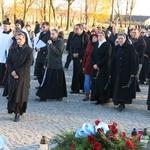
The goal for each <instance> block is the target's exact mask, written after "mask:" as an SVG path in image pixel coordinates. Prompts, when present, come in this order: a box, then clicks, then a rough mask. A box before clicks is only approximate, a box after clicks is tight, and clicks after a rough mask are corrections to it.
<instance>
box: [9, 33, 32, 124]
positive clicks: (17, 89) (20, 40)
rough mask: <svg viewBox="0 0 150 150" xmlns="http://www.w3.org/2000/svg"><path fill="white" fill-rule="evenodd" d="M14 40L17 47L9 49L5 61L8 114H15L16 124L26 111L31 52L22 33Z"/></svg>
mask: <svg viewBox="0 0 150 150" xmlns="http://www.w3.org/2000/svg"><path fill="white" fill-rule="evenodd" d="M16 39H17V45H15V46H14V47H12V48H11V49H10V51H9V54H8V59H7V67H8V72H9V78H8V85H9V87H8V91H9V98H8V113H15V119H14V121H15V122H18V121H19V117H20V115H23V113H25V112H26V109H27V102H28V95H29V84H30V66H31V65H32V61H33V50H32V49H31V48H30V47H29V46H28V45H27V44H26V40H25V39H26V38H25V35H24V33H22V32H20V33H18V35H17V37H16Z"/></svg>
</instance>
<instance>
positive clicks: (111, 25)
mask: <svg viewBox="0 0 150 150" xmlns="http://www.w3.org/2000/svg"><path fill="white" fill-rule="evenodd" d="M113 26H114V21H110V23H109V27H108V28H107V30H108V31H110V32H111V33H112V28H113Z"/></svg>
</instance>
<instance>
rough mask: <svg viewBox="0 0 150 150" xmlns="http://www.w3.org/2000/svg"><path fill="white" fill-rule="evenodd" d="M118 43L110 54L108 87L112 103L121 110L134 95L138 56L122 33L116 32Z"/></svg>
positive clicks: (130, 101) (129, 102)
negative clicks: (109, 84)
mask: <svg viewBox="0 0 150 150" xmlns="http://www.w3.org/2000/svg"><path fill="white" fill-rule="evenodd" d="M118 43H119V44H118V45H117V46H115V48H114V50H113V55H112V64H111V70H110V72H111V73H110V78H111V86H110V87H111V98H112V99H113V102H114V105H119V107H118V110H120V111H122V110H123V109H124V108H125V104H131V103H132V99H134V98H135V97H136V77H135V76H136V74H137V71H138V59H137V57H138V56H137V53H136V51H135V49H134V48H133V46H132V45H130V44H129V43H128V42H126V35H125V34H124V33H119V34H118Z"/></svg>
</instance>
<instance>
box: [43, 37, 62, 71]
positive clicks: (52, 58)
mask: <svg viewBox="0 0 150 150" xmlns="http://www.w3.org/2000/svg"><path fill="white" fill-rule="evenodd" d="M64 48H65V45H64V42H63V40H62V39H60V38H58V39H57V40H56V41H53V43H52V44H48V45H47V50H48V54H47V57H46V61H45V65H46V66H47V68H51V69H62V68H63V65H62V54H63V50H64Z"/></svg>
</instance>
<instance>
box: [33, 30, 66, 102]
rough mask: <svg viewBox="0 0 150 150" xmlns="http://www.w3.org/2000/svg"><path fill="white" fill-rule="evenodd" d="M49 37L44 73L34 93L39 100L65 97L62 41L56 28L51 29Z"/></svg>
mask: <svg viewBox="0 0 150 150" xmlns="http://www.w3.org/2000/svg"><path fill="white" fill-rule="evenodd" d="M51 38H52V40H49V41H48V45H47V50H48V54H47V57H46V62H45V69H46V70H45V75H44V78H43V81H42V84H41V86H40V88H39V90H38V91H37V94H36V95H37V96H39V97H40V99H39V101H46V99H57V100H63V97H67V90H66V80H65V75H64V71H63V65H62V54H63V50H64V47H65V46H64V42H63V40H62V39H60V38H59V37H58V31H57V30H56V29H53V30H52V32H51Z"/></svg>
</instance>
